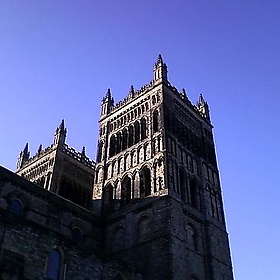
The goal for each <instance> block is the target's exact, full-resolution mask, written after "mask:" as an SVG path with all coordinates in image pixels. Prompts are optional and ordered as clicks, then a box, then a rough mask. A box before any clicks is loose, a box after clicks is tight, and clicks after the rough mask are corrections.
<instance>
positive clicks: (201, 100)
mask: <svg viewBox="0 0 280 280" xmlns="http://www.w3.org/2000/svg"><path fill="white" fill-rule="evenodd" d="M205 103H206V102H205V100H204V98H203V95H202V93H200V95H199V98H198V104H201V105H203V104H205Z"/></svg>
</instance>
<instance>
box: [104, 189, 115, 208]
mask: <svg viewBox="0 0 280 280" xmlns="http://www.w3.org/2000/svg"><path fill="white" fill-rule="evenodd" d="M113 198H114V188H113V186H112V185H111V184H109V185H108V186H106V187H105V190H104V196H103V199H104V207H105V210H112V209H113Z"/></svg>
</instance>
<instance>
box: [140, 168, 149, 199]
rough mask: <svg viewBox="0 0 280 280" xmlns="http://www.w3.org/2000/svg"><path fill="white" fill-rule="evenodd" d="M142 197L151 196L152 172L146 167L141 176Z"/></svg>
mask: <svg viewBox="0 0 280 280" xmlns="http://www.w3.org/2000/svg"><path fill="white" fill-rule="evenodd" d="M140 176H141V177H140V197H146V196H149V195H150V194H151V172H150V169H149V168H147V167H145V168H144V169H143V170H142V172H141V175H140Z"/></svg>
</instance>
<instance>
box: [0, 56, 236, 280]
mask: <svg viewBox="0 0 280 280" xmlns="http://www.w3.org/2000/svg"><path fill="white" fill-rule="evenodd" d="M212 130H213V126H212V124H211V119H210V112H209V107H208V104H207V102H206V101H205V100H204V98H203V96H202V95H200V96H199V98H198V102H197V104H193V103H192V102H191V101H190V100H189V98H188V96H187V95H186V91H185V90H184V89H183V90H182V91H179V90H178V89H176V87H174V86H173V85H172V84H171V83H170V81H169V80H168V75H167V66H166V64H165V63H164V61H163V59H162V57H161V56H160V55H159V57H158V59H157V61H156V63H155V64H154V67H153V78H152V80H151V81H150V82H149V83H148V84H146V85H144V86H143V87H141V88H140V89H138V90H136V89H134V87H133V86H131V88H130V91H129V93H128V94H127V96H126V97H125V98H124V99H123V100H122V101H120V102H118V103H115V101H114V98H113V96H112V93H111V91H110V89H108V91H107V92H106V94H105V96H104V98H103V99H102V101H101V110H100V119H99V138H98V148H97V156H96V160H95V161H93V160H91V159H90V158H89V157H88V156H87V155H86V150H85V147H83V149H82V151H76V150H75V149H74V148H72V147H70V146H68V145H67V144H66V136H67V129H66V125H65V122H64V120H62V121H61V123H60V124H59V126H58V127H57V129H56V130H55V133H54V138H53V142H52V144H51V145H50V146H49V147H47V148H43V147H42V145H39V148H38V150H37V152H36V154H35V155H33V156H31V155H30V152H29V148H28V144H26V146H25V147H24V149H23V150H22V151H21V152H20V155H19V158H18V161H17V169H16V172H15V173H13V172H11V171H9V170H7V169H5V168H3V167H0V192H1V196H0V279H3V280H8V279H24V280H33V279H34V280H35V279H36V280H43V279H48V280H68V279H69V280H99V279H100V280H101V279H102V280H107V279H108V280H110V279H112V280H159V279H160V280H169V279H176V280H233V272H232V264H231V256H230V248H229V241H228V234H227V231H226V224H225V216H224V210H223V199H222V191H221V183H220V178H219V171H218V166H217V160H216V152H215V145H214V139H213V133H212Z"/></svg>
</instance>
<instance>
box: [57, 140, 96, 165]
mask: <svg viewBox="0 0 280 280" xmlns="http://www.w3.org/2000/svg"><path fill="white" fill-rule="evenodd" d="M62 151H63V152H64V153H65V154H67V155H69V156H70V157H72V158H74V159H76V160H78V161H80V162H82V163H83V164H85V165H86V166H88V167H90V168H93V167H94V166H95V162H94V161H93V160H91V159H90V158H89V157H88V156H86V154H85V152H84V150H83V151H82V152H78V151H77V150H76V149H74V148H72V147H69V146H68V145H67V144H64V146H63V149H62Z"/></svg>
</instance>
